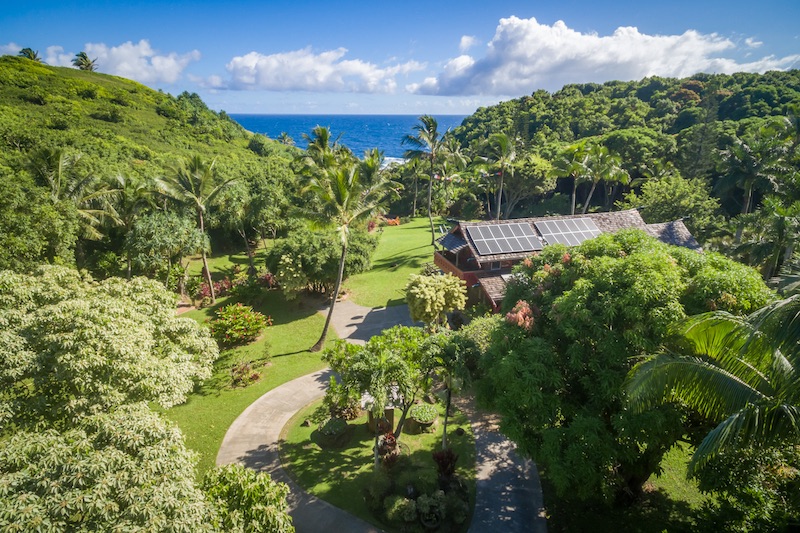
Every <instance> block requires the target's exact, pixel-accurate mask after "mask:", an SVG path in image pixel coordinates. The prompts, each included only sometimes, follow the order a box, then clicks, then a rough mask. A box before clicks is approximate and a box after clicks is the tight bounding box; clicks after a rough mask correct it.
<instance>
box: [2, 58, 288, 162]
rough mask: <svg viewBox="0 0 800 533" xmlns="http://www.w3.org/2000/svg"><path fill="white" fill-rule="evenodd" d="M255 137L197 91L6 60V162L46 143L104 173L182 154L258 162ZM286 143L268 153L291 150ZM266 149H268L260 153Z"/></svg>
mask: <svg viewBox="0 0 800 533" xmlns="http://www.w3.org/2000/svg"><path fill="white" fill-rule="evenodd" d="M252 138H253V136H252V134H250V133H248V132H247V131H245V130H244V128H242V127H241V126H240V125H238V124H237V123H236V122H234V121H233V120H231V119H230V118H229V117H228V116H227V115H226V114H225V113H224V112H220V113H216V112H214V111H212V110H210V109H208V107H207V106H206V105H205V104H204V103H203V102H202V100H201V99H200V98H199V97H198V96H197V95H196V94H189V93H183V94H181V95H179V96H177V97H174V96H172V95H169V94H165V93H163V92H159V91H154V90H152V89H150V88H148V87H145V86H144V85H141V84H139V83H136V82H134V81H131V80H127V79H124V78H120V77H116V76H110V75H107V74H100V73H96V72H87V71H82V70H78V69H74V68H65V67H51V66H49V65H45V64H42V63H37V62H34V61H30V60H28V59H24V58H20V57H13V56H2V57H0V145H2V150H0V167H2V166H8V167H11V168H17V167H18V165H19V164H20V162H21V161H22V160H23V159H24V157H25V153H26V152H28V151H30V150H32V149H34V148H40V147H43V146H49V147H54V148H64V149H66V150H69V151H73V152H80V153H81V154H82V155H83V161H82V164H83V165H87V164H88V165H90V168H91V169H92V170H93V171H94V172H96V173H97V174H102V175H114V174H117V173H122V174H128V173H130V172H135V173H137V174H140V175H150V176H154V175H159V174H161V173H163V170H164V168H165V167H168V166H169V165H172V164H174V163H175V161H177V160H178V159H181V158H184V157H186V156H189V155H195V154H199V155H200V156H201V157H203V158H206V159H210V158H213V157H216V158H218V165H219V166H220V168H221V169H230V168H235V167H238V166H241V165H248V164H257V162H258V160H259V156H258V155H257V154H256V153H254V152H253V151H252V150H250V149H248V144H249V143H250V141H251V139H252ZM287 150H288V149H287V148H286V147H283V146H282V145H279V144H278V143H269V148H268V150H266V151H267V152H270V153H272V152H276V153H286V151H287ZM259 151H260V152H261V153H262V154H264V152H265V150H264V149H263V146H262V147H261V150H259Z"/></svg>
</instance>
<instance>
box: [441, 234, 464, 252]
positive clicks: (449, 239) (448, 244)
mask: <svg viewBox="0 0 800 533" xmlns="http://www.w3.org/2000/svg"><path fill="white" fill-rule="evenodd" d="M436 240H437V241H438V242H439V244H441V245H442V246H443V247H444V248H445V250H449V251H451V252H453V253H456V252H458V251H459V250H461V249H463V248H465V247H466V246H467V241H465V240H464V239H463V238H461V236H460V235H458V234H457V233H447V234H445V235H444V236H443V237H439V238H438V239H436Z"/></svg>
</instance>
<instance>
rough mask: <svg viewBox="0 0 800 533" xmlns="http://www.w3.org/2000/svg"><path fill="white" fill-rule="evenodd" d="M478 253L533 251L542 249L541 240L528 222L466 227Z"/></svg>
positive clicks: (493, 253)
mask: <svg viewBox="0 0 800 533" xmlns="http://www.w3.org/2000/svg"><path fill="white" fill-rule="evenodd" d="M466 229H467V233H468V234H469V238H470V239H472V244H473V245H474V246H475V249H476V250H477V251H478V253H479V254H480V255H495V254H513V253H520V252H534V251H538V250H541V249H542V240H541V239H540V238H539V237H538V236H537V235H536V233H535V232H534V231H533V228H532V227H531V226H530V224H517V223H515V224H487V225H481V226H469V227H467V228H466Z"/></svg>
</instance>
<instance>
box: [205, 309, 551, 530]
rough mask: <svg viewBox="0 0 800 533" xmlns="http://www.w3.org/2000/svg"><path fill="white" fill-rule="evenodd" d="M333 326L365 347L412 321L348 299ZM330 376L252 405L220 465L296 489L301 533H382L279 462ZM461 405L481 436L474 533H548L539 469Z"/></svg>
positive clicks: (293, 499)
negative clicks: (295, 422) (299, 418)
mask: <svg viewBox="0 0 800 533" xmlns="http://www.w3.org/2000/svg"><path fill="white" fill-rule="evenodd" d="M326 311H327V308H325V309H321V310H320V312H321V313H324V312H326ZM332 324H333V327H334V329H335V330H336V332H337V334H338V335H339V337H340V338H343V339H347V340H348V341H349V342H354V343H357V344H363V343H364V341H366V340H368V339H369V338H370V337H371V336H373V335H376V334H378V333H380V332H381V331H382V330H383V329H386V328H389V327H392V326H394V325H397V324H404V325H411V324H412V321H411V318H410V317H409V314H408V308H407V307H406V306H404V305H403V306H395V307H388V308H378V309H370V308H367V307H361V306H359V305H356V304H354V303H353V302H350V301H348V300H345V301H343V302H337V304H336V306H335V308H334V316H333V319H332ZM330 375H331V371H330V370H328V369H326V370H321V371H319V372H315V373H313V374H308V375H306V376H302V377H299V378H297V379H295V380H292V381H289V382H287V383H284V384H283V385H281V386H279V387H276V388H274V389H272V390H271V391H269V392H267V393H266V394H264V395H263V396H261V398H259V399H258V400H256V401H255V402H253V403H252V404H251V405H250V406H249V407H248V408H247V409H245V410H244V412H242V414H241V415H239V417H238V418H237V419H236V420H235V421H234V422H233V424H231V427H230V428H228V432H227V433H226V434H225V438H224V439H223V441H222V445H221V446H220V450H219V453H218V454H217V464H218V465H222V464H228V463H240V464H243V465H245V466H247V467H249V468H253V469H254V470H259V471H263V472H268V473H269V474H270V475H271V476H272V478H273V479H275V480H277V481H281V482H284V483H286V484H287V485H289V488H290V490H291V494H290V496H289V499H288V500H289V508H290V514H291V515H292V519H293V521H294V525H295V528H296V529H297V531H298V533H316V532H320V531H336V532H339V533H351V532H352V533H357V532H378V531H380V530H379V529H377V528H376V527H375V526H373V525H371V524H368V523H367V522H364V521H363V520H361V519H360V518H357V517H355V516H353V515H351V514H349V513H347V512H345V511H342V510H341V509H339V508H337V507H334V506H333V505H331V504H329V503H327V502H325V501H323V500H321V499H319V498H317V497H315V496H312V495H310V494H308V493H307V492H305V491H304V490H303V489H301V488H300V487H299V486H297V484H296V483H295V482H294V481H293V480H292V479H291V478H290V477H289V476H288V475H287V474H286V472H285V471H284V470H283V468H282V466H281V463H280V457H279V454H278V446H279V442H280V434H281V431H282V429H283V427H284V426H285V425H286V423H287V422H288V421H289V419H290V418H291V417H292V416H293V415H294V414H295V413H296V412H297V411H299V410H300V409H302V408H303V407H305V406H306V405H308V404H309V403H311V402H313V401H314V400H316V399H319V398H321V397H322V396H323V395H324V394H325V388H326V387H327V384H328V379H329V377H330ZM458 407H459V408H460V409H462V410H463V411H464V412H465V413H466V414H467V415H468V417H469V419H470V422H471V424H472V429H473V431H474V433H475V448H476V457H477V493H476V501H475V512H474V514H473V517H472V524H471V526H470V528H469V532H470V533H483V532H486V533H490V532H491V533H495V532H500V531H502V532H520V533H522V532H546V531H547V524H546V521H545V519H544V518H543V512H542V510H543V507H542V491H541V485H540V483H539V475H538V472H537V470H536V465H534V464H533V462H531V461H530V460H526V459H522V458H520V457H519V456H518V455H517V454H516V452H515V451H514V445H513V443H512V442H510V441H509V440H508V439H506V438H505V437H504V436H503V434H502V433H500V431H499V430H498V428H497V424H496V420H495V418H494V417H493V416H492V415H490V414H487V413H484V412H482V411H480V410H477V409H475V407H474V405H473V403H472V402H471V401H470V400H468V399H462V400H461V401H459V402H458Z"/></svg>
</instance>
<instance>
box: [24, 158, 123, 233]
mask: <svg viewBox="0 0 800 533" xmlns="http://www.w3.org/2000/svg"><path fill="white" fill-rule="evenodd" d="M79 161H80V155H69V154H67V153H66V152H65V151H64V150H62V149H61V148H41V149H39V150H36V151H35V152H33V153H32V154H31V156H30V158H29V159H28V161H27V164H26V166H27V169H28V171H29V172H30V173H31V174H32V175H33V177H34V179H36V180H38V181H39V183H41V184H42V185H45V186H46V187H47V188H48V189H49V190H50V201H51V202H52V203H53V205H58V204H61V203H63V202H66V203H68V204H72V205H73V206H74V207H75V209H76V211H77V214H78V220H79V222H80V227H81V236H82V237H84V238H86V239H89V240H100V239H102V238H103V233H102V232H101V231H100V229H99V227H100V226H101V225H102V224H103V222H104V221H105V220H106V219H110V220H112V221H114V222H115V223H119V217H118V215H117V212H116V211H115V209H114V207H113V206H112V205H111V202H110V201H111V200H112V198H113V197H114V196H115V195H116V194H117V190H116V189H110V188H108V187H107V186H106V185H105V184H103V183H102V182H101V181H100V180H99V179H98V178H97V177H96V176H94V175H93V174H85V175H81V174H80V173H79V172H78V171H77V167H78V164H79Z"/></svg>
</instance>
